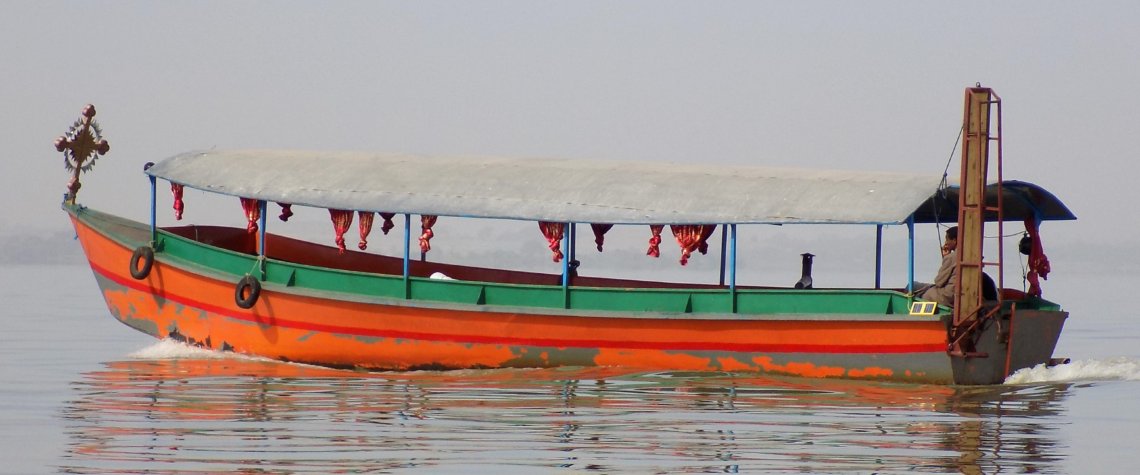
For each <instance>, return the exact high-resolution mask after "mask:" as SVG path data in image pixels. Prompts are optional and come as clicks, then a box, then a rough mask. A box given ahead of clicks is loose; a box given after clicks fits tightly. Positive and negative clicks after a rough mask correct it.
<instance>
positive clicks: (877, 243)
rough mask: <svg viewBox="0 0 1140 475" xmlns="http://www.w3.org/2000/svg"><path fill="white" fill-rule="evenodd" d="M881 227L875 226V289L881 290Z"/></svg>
mask: <svg viewBox="0 0 1140 475" xmlns="http://www.w3.org/2000/svg"><path fill="white" fill-rule="evenodd" d="M882 283H883V225H881V224H876V225H875V289H876V290H877V289H881V288H883V285H882Z"/></svg>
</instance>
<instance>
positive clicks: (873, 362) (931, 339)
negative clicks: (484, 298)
mask: <svg viewBox="0 0 1140 475" xmlns="http://www.w3.org/2000/svg"><path fill="white" fill-rule="evenodd" d="M65 209H68V211H69V212H70V213H71V215H72V221H73V223H74V225H75V229H76V233H77V235H78V237H79V240H80V242H81V243H82V246H83V248H84V251H85V252H86V255H87V258H88V260H89V262H90V265H91V268H92V270H93V271H94V274H95V277H96V281H97V282H98V284H99V286H100V288H101V290H102V293H103V297H104V299H105V300H106V302H107V307H108V309H109V311H110V313H111V314H112V315H113V316H115V318H117V319H118V320H120V321H121V322H123V323H124V324H126V325H128V326H130V327H132V328H135V329H137V330H139V331H141V332H144V333H147V334H149V335H153V336H154V337H156V338H175V339H181V340H185V341H187V342H189V343H192V344H195V345H199V346H203V347H208V348H212V349H216V350H226V351H235V352H239V353H245V354H251V355H260V356H265V357H269V358H274V359H279V360H285V361H295V362H305V363H312V364H318V365H324V366H332V367H352V368H363V369H396V370H403V369H450V368H504V367H554V366H618V367H627V368H630V369H631V370H719V371H754V372H760V373H770V374H783V375H793V376H806V377H835V378H856V379H859V378H865V379H877V380H896V381H910V382H928V383H942V384H951V383H954V382H955V368H954V365H953V364H952V361H951V360H952V358H951V357H950V356H948V355H947V353H946V348H947V343H948V342H947V332H946V328H945V324H944V322H943V321H941V320H940V319H937V318H929V317H927V318H918V317H911V316H908V315H877V316H867V315H855V316H844V315H783V314H776V315H745V314H727V315H716V314H712V315H702V316H700V318H686V317H685V316H683V315H682V316H678V315H676V314H670V313H660V312H575V311H573V310H561V309H559V310H548V309H536V308H521V307H501V306H493V305H463V304H456V303H447V302H432V301H423V300H413V299H393V298H389V297H377V296H371V295H368V294H367V293H366V292H364V293H361V292H329V291H324V290H314V289H312V288H306V287H303V286H299V285H286V284H280V283H274V282H273V281H272V280H267V281H266V282H265V284H264V287H263V290H262V292H261V296H260V298H259V299H258V300H257V302H256V304H255V305H254V306H253V307H252V308H250V309H242V308H239V307H238V306H236V305H235V303H234V284H235V282H237V280H238V279H239V278H240V275H239V274H234V273H230V272H225V271H221V270H219V269H218V268H216V267H211V266H210V265H209V263H202V262H197V263H196V262H190V261H186V260H180V259H177V258H174V257H169V256H166V255H164V253H163V252H161V251H160V252H158V253H156V259H155V261H154V266H153V268H152V270H151V272H150V273H149V275H148V276H147V277H146V278H144V279H139V280H136V279H134V278H132V277H131V275H130V272H129V262H130V259H131V253H132V251H133V249H134V247H135V246H138V245H143V244H145V243H146V242H147V238H148V237H149V232H147V233H145V234H146V235H145V236H140V233H139V229H143V227H142V226H141V225H138V224H137V223H133V224H131V222H126V221H125V220H121V221H103V222H100V220H99V219H98V216H96V215H95V214H93V213H88V212H87V211H86V210H85V209H82V208H79V207H71V208H69V207H65ZM124 223H126V224H124ZM132 240H133V241H132ZM1058 332H1059V329H1058ZM1055 341H1056V340H1055V338H1054V340H1053V342H1054V343H1055ZM1047 353H1048V354H1049V355H1051V353H1052V346H1050V347H1049V348H1048V351H1047ZM994 360H995V361H996V358H995V359H994ZM1003 369H1004V368H1003ZM988 382H1000V379H999V380H998V381H988ZM983 384H984V383H983Z"/></svg>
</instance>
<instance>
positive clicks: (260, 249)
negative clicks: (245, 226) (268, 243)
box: [257, 201, 269, 257]
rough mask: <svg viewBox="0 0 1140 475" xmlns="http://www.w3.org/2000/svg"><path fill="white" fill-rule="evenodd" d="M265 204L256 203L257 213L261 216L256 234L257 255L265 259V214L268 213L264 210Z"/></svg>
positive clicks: (261, 202)
mask: <svg viewBox="0 0 1140 475" xmlns="http://www.w3.org/2000/svg"><path fill="white" fill-rule="evenodd" d="M266 204H267V203H266V202H265V201H258V202H257V207H258V211H259V214H260V215H261V218H260V222H259V223H258V225H259V230H260V231H259V232H258V233H257V241H258V242H257V255H259V256H262V257H265V214H266V212H268V211H269V210H268V209H266V208H267V206H266Z"/></svg>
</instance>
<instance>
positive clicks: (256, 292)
mask: <svg viewBox="0 0 1140 475" xmlns="http://www.w3.org/2000/svg"><path fill="white" fill-rule="evenodd" d="M259 296H261V282H259V281H258V280H257V278H255V277H254V276H252V275H247V276H245V277H242V278H241V280H239V281H238V283H237V287H236V288H234V303H236V304H237V306H238V307H241V308H244V309H249V308H253V305H254V304H256V303H257V297H259Z"/></svg>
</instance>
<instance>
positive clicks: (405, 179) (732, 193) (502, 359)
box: [56, 87, 1075, 384]
mask: <svg viewBox="0 0 1140 475" xmlns="http://www.w3.org/2000/svg"><path fill="white" fill-rule="evenodd" d="M94 115H95V112H94V108H90V107H89V108H88V109H85V110H84V113H83V116H82V117H81V119H80V120H79V121H77V122H76V123H75V125H74V126H73V127H72V128H71V130H70V131H69V132H68V134H67V135H65V136H63V137H61V138H60V139H59V140H57V142H56V147H57V149H58V150H60V151H62V152H64V153H65V156H66V158H67V160H68V164H69V166H70V167H71V168H72V169H73V170H74V174H73V179H72V181H71V184H70V185H69V188H68V193H67V195H66V196H65V200H64V203H63V209H64V210H65V211H66V212H67V213H68V214H69V215H70V217H71V220H72V222H73V224H74V227H75V231H76V234H77V236H78V239H79V241H80V243H81V244H82V246H83V249H84V252H85V253H86V256H87V259H88V261H89V263H90V265H91V269H92V270H93V271H94V275H95V279H96V281H97V283H98V285H99V287H100V289H101V290H102V293H103V297H104V299H105V300H106V303H107V308H108V309H109V311H110V313H111V314H112V315H113V316H114V317H115V318H116V319H118V320H119V321H121V322H123V323H124V324H126V325H127V326H130V327H132V328H135V329H136V330H139V331H141V332H144V333H146V334H149V335H152V336H154V337H156V338H171V339H176V340H180V341H184V342H187V343H190V344H193V345H198V346H202V347H206V348H212V349H215V350H219V351H233V352H239V353H244V354H250V355H260V356H264V357H269V358H274V359H278V360H284V361H293V362H303V363H310V364H316V365H322V366H330V367H344V368H358V369H366V370H411V369H460V368H506V367H555V366H599V367H617V368H629V369H630V370H701V371H704V370H709V371H732V372H758V373H768V374H785V375H795V376H807V377H830V378H856V379H858V378H866V379H877V380H897V381H913V382H933V383H945V384H993V383H1000V382H1001V381H1002V380H1003V379H1004V378H1005V377H1006V376H1008V375H1009V374H1011V373H1012V372H1013V371H1016V370H1018V369H1021V368H1026V367H1031V366H1034V365H1038V364H1053V363H1056V362H1057V359H1054V358H1053V354H1052V353H1053V349H1054V347H1055V345H1056V343H1057V340H1058V338H1059V335H1060V332H1061V329H1062V327H1063V324H1064V321H1065V319H1066V318H1067V316H1068V314H1067V312H1065V311H1063V310H1061V308H1060V306H1059V305H1057V304H1055V303H1053V302H1050V301H1047V300H1044V299H1042V298H1041V297H1040V295H1039V294H1040V293H1039V291H1036V292H1034V291H1033V290H1034V289H1031V291H1030V292H1021V291H1016V290H1010V289H1003V288H1001V278H1000V275H1001V272H1000V270H1001V265H1002V263H1001V259H1000V257H999V259H998V260H997V261H996V262H984V261H983V260H982V259H981V252H982V247H983V246H982V237H983V233H984V232H985V228H986V226H987V225H988V226H991V227H992V226H996V227H997V228H998V229H999V230H1000V229H1001V227H1002V226H1003V223H1004V222H1006V221H1022V222H1025V223H1027V228H1028V230H1029V231H1030V232H1031V234H1032V235H1033V236H1034V237H1036V233H1037V225H1038V223H1040V222H1042V221H1047V220H1068V219H1075V217H1074V216H1073V214H1072V213H1071V212H1070V211H1069V210H1068V209H1067V208H1066V207H1065V206H1064V204H1062V203H1061V202H1060V201H1059V200H1057V198H1056V197H1055V196H1054V195H1053V194H1051V193H1049V192H1048V191H1046V190H1044V189H1042V188H1040V187H1038V186H1036V185H1033V184H1030V183H1025V182H1018V181H1006V180H1003V179H1002V177H1001V166H1000V162H1001V152H1000V98H998V97H997V96H996V95H995V94H993V92H992V91H991V90H989V89H986V88H981V87H977V88H969V89H968V90H967V91H966V114H965V116H964V123H963V127H964V134H963V145H962V150H963V152H962V163H963V166H962V170H963V176H962V179H961V182H960V183H961V184H959V185H954V186H947V185H946V184H945V183H944V180H943V177H942V176H917V175H906V174H894V173H869V172H848V171H819V170H813V171H805V170H789V169H773V168H764V167H722V168H715V167H710V166H694V165H674V164H663V163H629V162H620V163H618V162H604V161H588V160H565V159H511V158H494V157H423V156H410V155H398V154H369V153H356V152H311V151H281V150H210V151H205V152H190V153H184V154H180V155H177V156H174V157H170V158H167V159H165V160H162V161H160V162H158V163H157V164H153V166H150V165H151V164H148V166H147V167H146V169H145V173H146V175H147V176H148V177H149V179H150V185H151V188H150V199H151V209H152V213H151V219H150V223H145V222H139V221H133V220H129V219H125V218H122V217H117V216H113V215H110V214H107V213H103V212H100V211H97V210H95V209H92V208H88V207H86V206H83V205H81V204H78V203H77V202H76V195H77V193H78V190H79V176H80V172H81V171H85V170H88V169H90V166H91V163H92V160H93V159H94V157H96V156H98V155H100V154H103V153H106V152H107V151H108V150H109V146H108V145H107V142H106V141H104V140H102V137H101V131H100V130H99V128H98V125H97V124H96V123H95V121H94ZM995 115H996V119H997V120H996V121H995V122H997V123H998V124H999V125H998V127H997V130H998V131H999V133H998V134H991V133H990V122H991V117H993V116H995ZM991 143H996V144H997V147H996V151H997V153H996V157H991V155H992V153H991V149H993V148H994V147H993V146H992V145H991ZM995 168H996V173H997V180H996V181H994V182H993V183H989V184H987V177H986V174H987V170H990V169H995ZM979 175H980V176H979ZM159 180H163V181H165V182H169V183H170V185H171V189H172V191H173V192H174V196H175V203H174V207H175V209H176V210H178V212H179V213H180V212H181V210H182V204H181V193H182V190H183V188H184V187H190V188H192V189H197V190H202V191H205V192H211V193H219V194H222V195H230V196H234V197H238V198H241V200H242V204H243V207H244V209H245V211H246V215H247V218H248V221H249V226H247V227H245V228H237V227H224V226H201V225H192V226H171V227H159V226H157V224H156V222H157V221H156V219H155V212H154V210H155V209H156V208H157V204H156V198H155V197H156V195H157V193H156V188H157V186H158V181H159ZM679 190H683V192H679ZM270 203H277V204H279V205H281V207H282V210H283V214H282V218H283V219H285V218H287V217H288V215H289V214H290V213H291V210H292V207H293V206H300V207H310V208H323V209H327V210H329V213H330V216H331V218H332V221H333V223H334V227H335V228H336V231H337V241H338V243H339V244H338V246H336V247H334V246H325V245H322V244H318V243H313V242H308V241H305V240H300V239H295V238H290V237H286V236H282V235H278V234H273V233H270V232H267V225H268V224H269V223H268V222H267V219H266V216H267V214H268V212H269V209H268V206H269V204H270ZM377 214H379V215H380V216H381V217H382V218H383V219H384V220H385V227H386V228H390V227H393V226H399V224H397V223H400V224H402V227H403V229H402V231H403V238H404V239H403V243H404V244H403V248H404V250H403V255H402V256H400V255H396V256H386V255H380V254H376V253H372V252H365V251H363V250H362V251H354V250H349V249H346V248H345V246H344V244H343V242H344V239H343V235H344V233H345V232H346V231H347V230H348V228H349V226H350V225H351V223H352V220H353V217H357V218H358V222H359V223H360V231H361V233H362V237H363V236H366V235H367V233H368V232H370V229H371V225H372V222H373V219H374V217H375V216H376V215H377ZM414 217H418V221H419V222H418V223H416V224H417V225H419V226H420V236H419V246H420V248H419V249H414V248H413V245H414V244H413V243H415V240H414V239H413V236H412V231H411V229H412V224H413V218H414ZM438 217H466V218H485V219H488V220H504V219H506V220H524V221H534V222H537V223H538V225H539V228H540V230H541V231H542V234H543V236H544V237H545V238H546V239H547V241H548V243H549V245H550V248H551V251H552V253H553V254H554V258H555V259H556V260H558V261H560V262H561V263H562V271H561V273H560V274H543V273H535V272H523V271H517V270H511V269H492V268H483V267H474V266H463V265H456V264H448V263H441V262H429V261H427V260H424V259H422V258H421V259H414V258H413V257H412V253H413V252H414V251H421V252H426V251H427V250H428V248H429V247H430V239H431V237H432V232H431V226H432V225H433V224H434V222H435V220H436V219H437V218H438ZM924 223H957V224H958V226H959V227H960V228H961V229H962V231H961V232H960V235H961V239H960V241H959V244H958V246H959V247H958V250H957V252H958V255H959V256H962V258H961V259H960V262H959V263H958V269H957V272H956V275H957V278H956V289H957V294H958V295H957V296H956V300H955V302H956V303H955V305H953V306H945V305H938V304H936V303H932V302H923V301H921V300H918V299H917V298H916V297H915V294H914V291H913V288H912V286H913V284H912V285H911V286H908V287H907V288H904V289H889V288H881V287H880V286H879V284H878V277H877V275H878V268H879V266H878V265H877V266H876V285H875V287H873V288H862V289H815V288H812V286H811V282H810V272H805V276H804V277H805V278H806V280H804V281H802V282H801V284H799V285H797V287H800V288H793V287H788V288H775V287H756V286H743V285H737V283H736V247H737V240H736V231H737V227H738V226H750V225H798V224H862V225H868V226H875V227H877V228H878V230H879V231H880V233H881V230H882V228H883V227H884V226H906V227H907V229H908V230H909V236H910V240H909V248H908V249H907V251H906V252H907V253H908V256H909V261H910V269H911V270H910V276H911V277H912V278H911V279H909V281H911V282H913V254H914V251H913V243H914V239H913V236H914V227H915V225H916V224H924ZM579 224H583V225H584V224H591V229H592V230H593V231H594V233H595V237H596V240H597V241H598V242H599V244H598V245H599V246H601V244H600V243H601V242H602V240H603V237H604V234H605V232H606V230H608V229H610V227H612V226H647V225H648V226H649V227H650V230H651V236H652V239H651V241H650V243H651V248H650V253H652V252H653V251H654V250H656V246H657V245H658V244H659V243H660V241H661V238H660V233H661V232H662V231H663V229H664V226H665V225H669V226H670V229H671V231H672V234H673V235H674V237H676V238H677V241H678V244H679V245H680V247H681V249H682V254H683V256H684V257H688V255H689V254H690V253H692V252H698V251H702V250H704V249H703V248H705V247H706V246H707V242H708V241H709V240H710V238H711V237H712V236H714V235H715V234H716V233H717V232H718V231H719V233H720V236H719V237H720V238H721V243H722V245H721V246H720V248H721V256H722V260H721V262H722V264H721V274H720V280H719V281H718V282H715V283H707V284H677V283H666V282H654V281H644V280H630V279H623V278H617V277H614V278H606V277H585V276H578V275H577V273H576V271H575V265H574V264H575V259H574V257H575V255H576V254H575V246H576V245H577V243H576V242H573V241H575V240H576V229H577V225H579ZM880 235H881V234H880ZM1030 244H1033V243H1032V242H1031V243H1030ZM999 245H1000V244H999ZM1029 247H1031V248H1033V250H1034V252H1037V253H1038V255H1037V256H1036V257H1037V258H1038V259H1037V262H1038V263H1040V262H1042V261H1043V260H1044V256H1043V254H1040V253H1039V252H1038V251H1039V248H1040V246H1039V245H1038V246H1033V245H1031V246H1029ZM1000 254H1001V253H1000V252H999V256H1000ZM810 257H811V256H810V255H808V256H805V258H804V259H805V271H808V270H810ZM1033 257H1034V256H1031V258H1030V260H1031V262H1032V261H1033ZM987 266H996V267H997V268H998V275H999V279H998V285H997V288H998V289H1001V290H1000V291H998V292H994V293H989V294H986V293H985V292H983V290H984V289H983V287H984V284H985V282H986V280H985V277H984V274H983V269H984V268H985V267H987ZM1044 266H1045V267H1044V268H1040V269H1039V270H1040V271H1042V273H1044V272H1047V261H1044ZM1038 267H1040V265H1039V266H1038ZM440 274H442V275H445V276H447V277H448V278H446V279H440V278H433V276H439V275H440Z"/></svg>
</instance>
